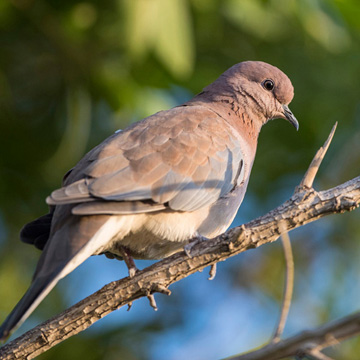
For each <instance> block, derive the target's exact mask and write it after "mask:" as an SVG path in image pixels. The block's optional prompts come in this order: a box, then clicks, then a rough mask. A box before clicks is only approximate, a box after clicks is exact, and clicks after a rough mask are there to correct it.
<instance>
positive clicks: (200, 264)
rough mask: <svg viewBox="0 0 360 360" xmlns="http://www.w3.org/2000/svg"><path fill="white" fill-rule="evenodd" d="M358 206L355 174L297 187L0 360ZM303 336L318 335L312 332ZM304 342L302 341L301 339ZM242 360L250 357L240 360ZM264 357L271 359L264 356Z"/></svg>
mask: <svg viewBox="0 0 360 360" xmlns="http://www.w3.org/2000/svg"><path fill="white" fill-rule="evenodd" d="M311 184H312V182H311ZM359 204H360V176H358V177H356V178H355V179H353V180H350V181H348V182H346V183H344V184H342V185H339V186H337V187H334V188H332V189H329V190H326V191H320V192H316V191H315V190H314V189H312V188H311V189H308V188H307V187H304V186H303V187H298V188H297V190H296V191H295V193H294V195H293V196H292V197H291V198H290V199H289V200H288V201H286V202H285V203H284V204H282V205H280V206H279V207H277V208H276V209H274V210H272V211H270V212H269V213H268V214H266V215H264V216H262V217H259V218H257V219H255V220H253V221H250V222H249V223H247V224H245V225H242V226H240V227H237V228H234V229H230V230H228V231H227V232H226V233H224V234H222V235H220V236H218V237H216V238H214V239H211V240H209V241H206V242H199V243H197V244H195V245H194V246H193V247H192V249H191V258H189V257H188V256H187V255H186V254H185V252H180V253H177V254H174V255H173V256H171V257H169V258H166V259H164V260H162V261H159V262H157V263H155V264H153V265H152V266H149V267H148V268H146V269H144V270H141V271H139V272H137V273H136V275H135V276H134V277H133V278H129V277H127V278H124V279H121V280H118V281H114V282H112V283H110V284H108V285H106V286H104V287H103V288H102V289H100V290H99V291H97V292H95V293H94V294H92V295H90V296H89V297H87V298H85V299H84V300H82V301H80V302H79V303H77V304H75V305H74V306H72V307H71V308H69V309H67V310H66V311H64V312H63V313H61V314H59V315H57V316H55V317H54V318H52V319H50V320H48V321H46V322H44V323H42V324H40V325H39V326H37V327H35V328H34V329H32V330H30V331H28V332H27V333H25V334H23V335H22V336H20V337H19V338H17V339H15V340H13V341H12V342H10V343H8V344H6V345H5V346H3V347H2V348H1V349H0V359H25V358H26V359H32V358H34V357H35V356H37V355H39V354H41V353H43V352H45V351H46V350H48V349H50V348H51V347H53V346H55V345H56V344H58V343H60V342H62V341H63V340H65V339H67V338H69V337H71V336H73V335H75V334H77V333H79V332H81V331H83V330H85V329H86V328H88V327H89V326H90V325H92V324H93V323H94V322H96V321H98V320H99V319H101V318H102V317H104V316H105V315H107V314H109V313H110V312H112V311H114V310H116V309H119V308H120V307H122V306H124V305H131V303H132V302H133V301H134V300H136V299H139V298H140V297H144V296H149V295H151V294H153V293H156V292H161V293H165V294H167V295H170V291H169V290H168V287H169V285H171V284H173V283H174V282H177V281H179V280H181V279H183V278H185V277H187V276H189V275H191V274H193V273H195V272H196V271H200V270H203V269H204V268H205V267H207V266H210V265H213V264H216V263H217V262H219V261H224V260H226V259H227V258H229V257H231V256H234V255H237V254H239V253H241V252H243V251H246V250H249V249H252V248H256V247H258V246H260V245H263V244H266V243H270V242H273V241H275V240H276V239H277V238H278V237H279V236H280V235H281V234H282V233H284V232H288V231H290V230H292V229H295V228H297V227H300V226H303V225H305V224H307V223H310V222H312V221H315V220H318V219H320V218H322V217H324V216H327V215H330V214H336V213H343V212H345V211H352V210H354V209H355V208H357V207H358V206H359ZM356 321H357V322H356V324H352V325H351V324H348V328H351V329H353V330H354V329H355V330H354V331H353V332H352V333H351V334H350V335H349V336H351V335H354V334H356V333H359V332H360V326H359V323H360V321H359V319H357V320H356ZM351 326H352V327H351ZM346 329H347V328H346ZM346 329H345V330H343V329H342V328H341V325H339V332H341V331H345V332H346ZM305 334H306V335H307V334H315V335H316V336H318V335H319V333H317V332H316V331H315V333H314V332H307V333H305ZM300 336H301V334H300V335H299V337H300ZM303 336H304V335H303ZM294 338H297V337H294ZM304 338H306V339H308V337H306V336H304ZM336 338H337V339H338V338H341V336H336ZM291 339H293V338H291ZM297 339H298V338H297ZM286 341H289V340H284V341H280V342H278V343H276V344H272V345H269V346H272V347H276V348H281V346H283V344H284V343H285V344H286ZM291 344H292V343H291ZM258 351H260V350H258ZM278 358H279V357H276V359H278ZM245 359H252V358H245V357H244V358H241V360H245ZM254 359H257V358H254ZM259 359H260V358H259ZM261 359H262V358H261ZM264 359H265V358H264ZM266 359H275V357H273V358H271V357H269V356H267V357H266Z"/></svg>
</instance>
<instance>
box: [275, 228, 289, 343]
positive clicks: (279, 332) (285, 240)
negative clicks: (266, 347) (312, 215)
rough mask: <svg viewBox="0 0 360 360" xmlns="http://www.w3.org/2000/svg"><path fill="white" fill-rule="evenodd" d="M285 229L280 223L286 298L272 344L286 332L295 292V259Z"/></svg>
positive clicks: (284, 298)
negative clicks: (284, 265)
mask: <svg viewBox="0 0 360 360" xmlns="http://www.w3.org/2000/svg"><path fill="white" fill-rule="evenodd" d="M284 228H285V224H284V223H283V222H280V224H279V230H280V232H281V233H282V235H281V243H282V246H283V249H284V256H285V264H286V272H285V285H284V296H283V300H282V306H281V313H280V318H279V322H278V326H277V328H276V330H275V332H274V335H273V337H272V340H271V342H272V343H276V342H279V341H280V338H281V335H282V334H283V332H284V328H285V324H286V320H287V317H288V315H289V310H290V305H291V299H292V295H293V290H294V257H293V253H292V249H291V242H290V237H289V234H288V233H287V232H286V231H285V232H283V231H284ZM285 229H286V228H285Z"/></svg>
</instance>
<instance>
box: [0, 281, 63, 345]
mask: <svg viewBox="0 0 360 360" xmlns="http://www.w3.org/2000/svg"><path fill="white" fill-rule="evenodd" d="M56 282H57V281H53V280H52V279H49V278H36V279H35V280H34V281H33V282H32V284H31V286H30V288H29V289H28V291H27V292H26V293H25V295H24V296H23V297H22V298H21V300H20V301H19V302H18V304H17V305H16V306H15V308H14V309H13V311H12V312H11V313H10V314H9V316H8V317H7V318H6V320H5V321H4V322H3V324H2V325H1V327H0V341H5V340H6V339H7V338H8V337H9V336H10V335H11V333H12V332H13V331H14V330H15V329H16V328H18V327H19V326H20V325H21V324H22V323H23V322H24V321H25V320H26V318H27V317H28V316H29V315H30V314H31V313H32V312H33V310H34V309H35V308H36V307H37V306H38V305H39V303H40V302H41V301H42V300H43V299H44V297H45V296H46V295H47V294H48V293H49V292H50V290H51V289H52V288H53V287H54V286H55V284H56Z"/></svg>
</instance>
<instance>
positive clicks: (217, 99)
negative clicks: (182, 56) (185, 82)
mask: <svg viewBox="0 0 360 360" xmlns="http://www.w3.org/2000/svg"><path fill="white" fill-rule="evenodd" d="M184 105H188V106H194V105H201V106H204V107H206V108H208V109H209V110H212V111H214V112H215V113H217V114H218V115H219V116H221V117H222V118H223V119H224V120H225V121H226V122H227V123H229V124H230V125H231V126H232V127H233V128H234V129H235V130H236V131H237V132H238V133H239V134H240V135H241V137H242V138H243V139H244V140H246V141H247V142H248V143H249V144H251V147H253V148H254V149H253V150H254V152H255V150H256V145H257V139H258V137H259V133H260V130H261V126H262V124H263V123H265V122H266V119H265V116H264V115H263V114H261V113H259V112H258V111H257V109H256V108H255V110H252V109H251V106H249V105H250V104H248V103H247V102H244V100H243V99H242V95H241V94H234V93H232V92H226V91H224V92H222V94H221V95H219V93H212V92H210V91H204V92H202V93H200V94H198V95H196V96H195V97H194V98H193V99H191V100H190V101H188V102H186V103H185V104H184Z"/></svg>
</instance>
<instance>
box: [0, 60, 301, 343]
mask: <svg viewBox="0 0 360 360" xmlns="http://www.w3.org/2000/svg"><path fill="white" fill-rule="evenodd" d="M293 95H294V90H293V86H292V84H291V82H290V80H289V78H288V77H287V76H286V75H285V74H284V73H283V72H281V71H280V70H279V69H278V68H276V67H274V66H271V65H269V64H266V63H263V62H258V61H247V62H242V63H239V64H237V65H235V66H233V67H231V68H230V69H229V70H227V71H226V72H225V73H223V74H222V75H221V76H220V77H219V78H218V79H217V80H216V81H215V82H213V83H212V84H210V85H209V86H207V87H206V88H205V89H204V90H203V91H202V92H201V93H200V94H198V95H196V96H195V97H194V98H193V99H191V100H190V101H188V102H186V103H184V104H183V105H180V106H177V107H175V108H173V109H170V110H166V111H160V112H158V113H156V114H154V115H152V116H149V117H147V118H146V119H144V120H142V121H140V122H137V123H135V124H133V125H131V126H130V127H128V128H127V129H125V130H124V131H118V132H116V133H115V134H114V135H112V136H110V137H109V138H108V139H106V140H105V141H104V142H102V143H101V144H100V145H98V146H97V147H95V148H94V149H93V150H91V151H90V152H89V153H88V154H86V155H85V157H84V158H83V159H82V160H80V162H79V163H78V164H77V165H76V166H75V167H74V168H73V169H71V170H70V171H69V172H68V173H67V174H66V175H65V177H64V179H63V187H62V188H60V189H58V190H55V191H54V192H53V193H52V194H51V195H50V196H49V197H48V198H47V200H46V201H47V203H48V204H49V205H50V213H49V214H47V215H45V216H42V217H41V218H39V219H37V220H35V221H33V222H31V223H29V224H27V225H26V226H25V227H24V228H23V230H22V232H21V239H22V240H23V241H24V242H26V243H31V244H34V245H35V246H36V247H38V248H40V249H43V253H42V255H41V257H40V260H39V263H38V265H37V268H36V271H35V274H34V277H33V281H32V283H31V286H30V288H29V290H28V291H27V292H26V293H25V295H24V296H23V298H22V299H21V300H20V302H19V303H18V304H17V305H16V307H15V308H14V310H13V311H12V312H11V314H10V315H9V316H8V317H7V319H6V320H5V322H4V323H3V325H2V326H1V328H0V339H5V338H6V337H7V336H8V335H9V334H10V332H11V330H13V329H14V328H15V327H16V326H19V325H20V324H21V323H22V322H23V321H24V320H25V319H26V318H27V317H28V316H29V315H30V314H31V312H32V311H33V310H34V309H35V308H36V307H37V306H38V304H39V303H40V302H41V301H42V299H43V298H44V297H45V296H46V295H47V294H48V293H49V291H50V290H51V289H52V288H53V287H54V286H55V284H56V283H57V282H58V281H59V280H60V279H61V278H63V277H64V276H65V275H67V274H69V273H70V272H71V271H73V270H74V269H75V268H76V267H77V266H79V265H80V264H81V263H82V262H83V261H85V260H86V259H87V258H88V257H90V256H91V255H95V254H107V255H108V256H110V257H111V256H112V257H118V258H128V260H131V259H132V258H136V259H161V258H164V257H166V256H169V255H171V254H173V253H175V252H177V251H181V250H182V249H183V248H184V246H185V245H186V244H188V242H189V239H192V238H194V237H197V236H198V237H207V238H212V237H215V236H217V235H219V234H221V233H223V232H224V231H225V230H226V229H227V228H228V227H229V226H230V224H231V222H232V220H233V219H234V217H235V215H236V212H237V210H238V208H239V206H240V204H241V202H242V200H243V198H244V195H245V192H246V187H247V184H248V181H249V176H250V171H251V168H252V165H253V162H254V157H255V152H256V146H257V139H258V135H259V132H260V129H261V127H262V125H264V124H265V123H266V122H267V121H268V120H270V119H274V118H283V119H287V120H288V121H289V122H290V123H291V124H292V125H294V126H295V128H296V129H297V128H298V122H297V120H296V118H295V117H294V116H293V114H292V113H291V111H290V110H289V108H288V106H287V105H288V104H289V103H290V101H291V100H292V98H293Z"/></svg>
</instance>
